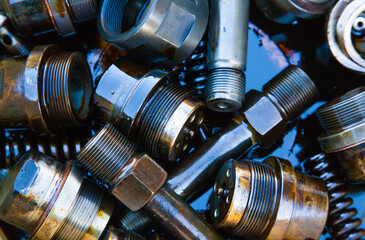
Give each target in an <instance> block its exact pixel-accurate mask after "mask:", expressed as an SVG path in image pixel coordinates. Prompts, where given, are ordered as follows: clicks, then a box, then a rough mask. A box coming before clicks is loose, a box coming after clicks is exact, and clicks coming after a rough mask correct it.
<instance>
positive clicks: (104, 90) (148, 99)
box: [94, 57, 205, 161]
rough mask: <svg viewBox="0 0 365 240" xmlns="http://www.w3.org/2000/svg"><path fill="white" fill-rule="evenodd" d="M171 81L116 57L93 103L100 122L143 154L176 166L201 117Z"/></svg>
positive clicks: (194, 102) (171, 76) (198, 106)
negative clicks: (118, 131)
mask: <svg viewBox="0 0 365 240" xmlns="http://www.w3.org/2000/svg"><path fill="white" fill-rule="evenodd" d="M176 80H177V75H176V74H175V72H169V73H168V72H165V71H163V70H160V69H158V68H150V67H148V66H146V65H144V64H141V63H139V62H137V61H135V60H132V59H130V58H127V57H121V58H120V59H119V60H117V61H115V62H114V63H113V64H112V65H111V66H110V67H109V68H108V69H107V70H106V71H105V73H104V74H103V76H102V77H101V79H100V81H99V84H98V86H97V87H96V90H95V95H94V103H95V105H96V106H97V107H98V109H99V110H100V111H99V112H100V113H101V115H102V116H101V118H102V119H103V120H104V121H108V122H111V123H113V124H114V126H116V127H117V128H118V130H120V131H121V132H122V133H123V134H124V135H125V136H127V137H128V138H129V139H130V140H132V141H136V142H137V143H139V144H140V145H141V146H142V147H143V148H144V149H146V151H147V152H148V153H150V154H151V155H153V156H155V157H159V158H163V159H167V160H170V161H176V160H177V159H178V158H179V157H180V156H181V155H182V154H183V153H184V152H185V151H186V150H187V149H188V145H189V143H191V141H192V140H193V138H194V137H196V136H197V132H198V129H199V126H200V125H201V123H202V121H203V118H204V111H205V104H204V103H203V102H202V101H200V100H198V99H196V98H194V97H192V96H191V93H190V92H189V91H188V90H187V89H184V88H182V87H180V86H178V85H177V84H174V83H173V82H174V81H176Z"/></svg>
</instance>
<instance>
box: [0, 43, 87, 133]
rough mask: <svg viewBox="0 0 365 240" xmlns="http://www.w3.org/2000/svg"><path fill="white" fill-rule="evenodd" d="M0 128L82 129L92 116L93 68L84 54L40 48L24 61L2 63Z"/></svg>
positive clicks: (48, 47) (18, 59) (52, 131)
mask: <svg viewBox="0 0 365 240" xmlns="http://www.w3.org/2000/svg"><path fill="white" fill-rule="evenodd" d="M0 76H1V78H2V79H3V81H2V85H1V86H0V88H1V91H0V125H1V126H2V127H20V126H23V127H24V126H30V127H31V128H33V129H34V130H36V131H38V132H40V133H55V132H57V130H58V128H59V126H63V127H71V126H81V125H83V124H84V123H85V120H86V119H87V117H88V114H89V103H90V98H91V92H92V81H91V75H90V69H89V66H88V65H87V62H86V60H85V57H84V56H83V55H81V53H77V52H73V53H62V52H61V51H60V49H59V48H58V47H57V46H55V45H45V46H37V47H35V48H34V49H33V50H32V52H31V53H30V55H29V57H28V58H26V59H24V58H5V59H3V60H1V61H0Z"/></svg>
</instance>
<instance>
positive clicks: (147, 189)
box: [112, 154, 167, 211]
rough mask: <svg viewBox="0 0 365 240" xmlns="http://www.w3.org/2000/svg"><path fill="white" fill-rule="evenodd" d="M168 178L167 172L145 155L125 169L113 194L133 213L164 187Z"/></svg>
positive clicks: (137, 158) (138, 157)
mask: <svg viewBox="0 0 365 240" xmlns="http://www.w3.org/2000/svg"><path fill="white" fill-rule="evenodd" d="M166 178H167V172H166V171H165V170H164V169H163V168H162V167H161V166H160V165H159V164H158V163H156V162H155V161H154V160H153V159H152V158H151V157H150V156H148V155H147V154H143V155H140V156H137V157H136V158H135V159H133V161H132V162H131V164H130V165H129V166H127V167H126V168H125V171H124V172H123V173H122V175H120V177H119V181H118V182H117V183H116V184H115V186H114V188H113V190H112V193H113V194H114V196H116V197H117V198H118V199H119V200H120V201H121V202H122V203H124V205H126V206H127V207H128V208H130V209H131V210H132V211H137V210H139V209H140V208H142V207H143V206H144V205H145V204H146V203H147V202H148V201H149V200H150V199H151V198H152V197H153V195H154V194H155V193H156V192H157V191H158V190H159V189H160V188H161V187H162V185H163V184H164V182H165V180H166Z"/></svg>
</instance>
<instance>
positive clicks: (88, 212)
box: [52, 180, 103, 240]
mask: <svg viewBox="0 0 365 240" xmlns="http://www.w3.org/2000/svg"><path fill="white" fill-rule="evenodd" d="M102 200H103V192H102V190H101V189H100V188H97V187H95V186H93V185H92V184H91V183H89V182H87V181H86V180H85V181H84V182H83V183H82V185H81V189H80V191H79V194H78V196H77V198H76V199H75V201H74V202H73V203H72V206H71V209H70V213H69V214H68V216H67V217H66V219H65V220H64V221H63V223H62V224H61V226H60V227H59V229H58V230H57V232H56V233H55V235H54V236H53V238H52V239H62V240H68V239H69V240H74V239H82V238H83V237H84V236H85V234H86V233H87V231H88V230H89V228H90V226H91V224H92V223H93V221H94V219H95V218H96V217H97V213H98V211H99V209H100V205H101V202H102Z"/></svg>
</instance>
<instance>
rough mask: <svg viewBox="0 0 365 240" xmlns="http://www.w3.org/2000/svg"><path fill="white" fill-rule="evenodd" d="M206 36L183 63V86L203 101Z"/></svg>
mask: <svg viewBox="0 0 365 240" xmlns="http://www.w3.org/2000/svg"><path fill="white" fill-rule="evenodd" d="M207 37H208V36H207V34H204V36H203V39H202V40H201V41H200V42H199V44H198V46H197V48H196V49H195V50H194V52H193V53H192V54H191V55H190V57H189V58H187V59H186V60H185V62H184V72H185V84H186V85H187V86H189V89H193V92H194V95H195V96H197V97H199V98H201V99H203V98H204V88H205V79H206V77H207V69H208V68H207V65H206V64H207Z"/></svg>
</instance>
